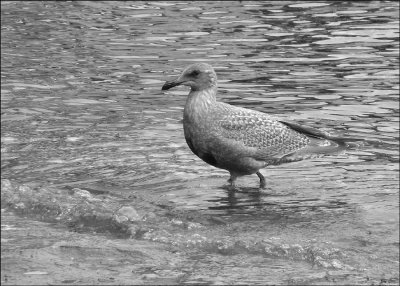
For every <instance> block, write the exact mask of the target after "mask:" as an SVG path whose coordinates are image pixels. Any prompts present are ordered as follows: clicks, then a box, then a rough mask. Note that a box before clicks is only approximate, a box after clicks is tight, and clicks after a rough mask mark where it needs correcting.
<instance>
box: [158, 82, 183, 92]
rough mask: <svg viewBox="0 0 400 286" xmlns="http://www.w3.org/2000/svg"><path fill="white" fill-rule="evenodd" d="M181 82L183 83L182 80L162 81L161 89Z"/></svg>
mask: <svg viewBox="0 0 400 286" xmlns="http://www.w3.org/2000/svg"><path fill="white" fill-rule="evenodd" d="M182 83H183V82H182V81H178V80H172V81H167V82H166V83H164V85H163V86H162V88H161V90H167V89H170V88H172V87H174V86H177V85H181V84H182Z"/></svg>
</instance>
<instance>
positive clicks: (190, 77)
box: [162, 63, 217, 91]
mask: <svg viewBox="0 0 400 286" xmlns="http://www.w3.org/2000/svg"><path fill="white" fill-rule="evenodd" d="M177 85H187V86H190V88H191V90H192V91H200V90H205V89H209V88H214V87H216V86H217V75H216V73H215V71H214V69H213V68H212V66H210V65H209V64H204V63H197V64H192V65H190V66H188V67H187V68H186V69H185V70H184V71H183V72H182V74H181V75H180V76H179V77H178V78H177V79H176V80H173V81H167V82H166V83H165V84H164V85H163V87H162V90H167V89H170V88H172V87H174V86H177Z"/></svg>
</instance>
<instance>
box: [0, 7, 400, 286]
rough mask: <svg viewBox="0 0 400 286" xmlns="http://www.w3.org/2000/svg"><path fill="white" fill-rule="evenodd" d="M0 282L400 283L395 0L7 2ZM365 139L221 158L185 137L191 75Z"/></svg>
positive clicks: (254, 102)
mask: <svg viewBox="0 0 400 286" xmlns="http://www.w3.org/2000/svg"><path fill="white" fill-rule="evenodd" d="M1 6H2V7H1V8H2V9H1V16H2V17H1V22H2V34H1V39H2V40H1V62H2V68H1V69H2V90H1V110H2V116H1V126H2V131H1V143H2V147H1V151H2V153H1V154H2V156H1V164H2V169H1V170H2V172H1V178H2V232H1V233H2V268H1V270H2V271H1V282H2V283H4V284H44V283H52V284H60V283H64V284H72V283H77V284H203V283H204V284H229V283H231V284H247V283H249V284H260V285H264V284H319V285H320V284H329V285H331V284H334V285H335V284H367V285H372V284H383V285H386V284H398V283H399V271H398V267H399V265H398V264H399V244H398V243H399V239H398V237H399V215H398V212H399V208H398V205H399V197H398V194H399V193H398V189H399V183H398V180H399V176H398V171H399V164H398V160H399V152H398V150H399V149H398V148H399V146H398V142H399V137H398V132H399V108H398V107H399V106H398V101H399V91H398V88H399V82H398V76H399V61H398V58H399V41H398V36H399V34H398V26H399V4H398V3H397V2H394V1H393V2H378V1H372V2H328V1H326V2H315V3H314V2H300V1H296V2H295V3H294V2H289V1H288V2H275V1H274V2H272V1H271V2H250V1H242V2H239V1H235V2H229V3H227V2H192V3H190V4H189V3H188V2H136V1H135V2H90V1H89V2H16V1H3V2H1ZM197 61H201V62H208V63H210V64H212V65H213V66H214V67H215V69H216V71H217V74H218V77H219V100H221V101H224V102H228V103H230V104H233V105H238V106H243V107H247V108H252V109H256V110H259V111H263V112H267V113H270V114H274V115H276V116H279V117H280V118H282V119H284V120H293V121H295V122H299V123H301V124H306V125H309V126H312V127H315V128H319V129H321V130H323V131H326V132H329V133H331V134H332V135H341V136H352V137H363V138H367V139H370V140H371V141H375V142H377V143H370V144H366V145H365V146H363V147H361V148H359V149H353V150H351V151H349V152H348V153H347V154H345V155H340V156H336V157H327V158H322V159H315V160H309V161H303V162H297V163H292V164H287V165H282V166H276V167H269V168H267V169H265V170H263V171H262V172H263V173H264V174H265V175H266V178H267V184H268V190H267V191H265V192H262V193H258V192H257V189H256V186H257V184H258V178H257V176H248V177H243V178H240V179H239V180H238V184H239V185H240V186H242V189H243V190H244V192H242V193H237V194H235V195H234V196H233V195H232V194H229V193H228V192H227V190H226V188H225V185H226V180H227V179H228V173H227V172H226V171H224V170H219V169H215V168H213V167H211V166H208V165H207V164H205V163H204V162H202V161H201V160H200V159H198V158H197V157H195V156H194V155H193V154H192V153H191V152H190V150H189V148H188V147H187V146H186V143H185V141H184V137H183V132H182V122H181V120H182V111H183V106H184V102H185V99H186V95H187V93H188V90H187V88H185V87H180V88H176V89H174V90H172V91H168V92H167V93H164V92H161V86H162V85H163V83H164V82H165V81H166V80H170V79H172V78H173V77H175V76H177V75H178V74H179V73H180V72H181V71H182V69H183V68H184V67H186V66H187V65H188V64H190V63H193V62H197Z"/></svg>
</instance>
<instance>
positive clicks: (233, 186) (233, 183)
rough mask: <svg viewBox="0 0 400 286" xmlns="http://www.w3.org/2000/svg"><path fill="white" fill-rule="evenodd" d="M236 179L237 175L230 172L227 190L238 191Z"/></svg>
mask: <svg viewBox="0 0 400 286" xmlns="http://www.w3.org/2000/svg"><path fill="white" fill-rule="evenodd" d="M236 179H237V176H235V175H232V174H231V177H230V178H229V180H228V183H229V184H230V185H229V187H228V190H229V191H234V192H235V191H240V189H239V188H238V187H236Z"/></svg>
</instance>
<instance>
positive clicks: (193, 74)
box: [189, 70, 200, 77]
mask: <svg viewBox="0 0 400 286" xmlns="http://www.w3.org/2000/svg"><path fill="white" fill-rule="evenodd" d="M199 74H200V71H198V70H194V71H192V72H190V73H189V76H192V77H196V76H198V75H199Z"/></svg>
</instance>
